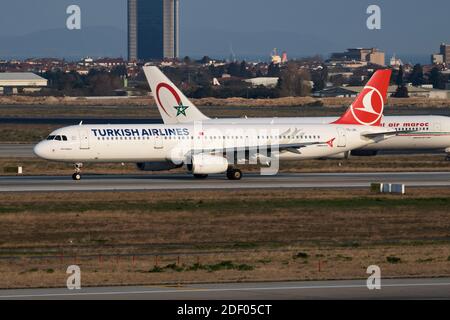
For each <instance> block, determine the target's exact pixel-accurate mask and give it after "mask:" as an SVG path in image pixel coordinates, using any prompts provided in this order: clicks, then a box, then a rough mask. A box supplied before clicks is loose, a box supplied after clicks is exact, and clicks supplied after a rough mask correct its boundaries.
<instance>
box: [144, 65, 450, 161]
mask: <svg viewBox="0 0 450 320" xmlns="http://www.w3.org/2000/svg"><path fill="white" fill-rule="evenodd" d="M144 71H145V74H146V76H147V80H148V82H149V84H150V87H151V90H152V92H153V93H154V96H155V100H156V103H157V106H158V109H159V112H160V113H161V116H162V118H163V121H164V123H165V124H181V123H192V122H194V121H202V122H203V123H204V124H224V123H227V124H230V123H231V124H234V125H243V124H255V123H257V124H268V125H269V124H270V125H272V124H278V125H280V124H295V125H303V124H315V123H316V124H328V123H335V122H336V121H337V120H338V118H336V117H295V118H222V119H210V118H208V117H206V116H205V115H204V114H203V113H202V112H201V111H200V110H198V108H197V107H196V106H195V105H194V104H192V103H191V102H190V101H189V100H187V99H186V98H185V97H184V96H182V95H178V94H177V91H175V90H173V88H175V86H174V85H173V83H172V82H170V80H169V79H168V78H167V77H166V76H165V75H164V74H163V73H162V72H161V71H160V70H159V69H158V68H156V67H144ZM375 93H376V95H375V96H374V94H375ZM361 95H362V97H363V98H362V101H360V102H361V103H360V105H359V106H358V107H355V108H352V109H351V110H353V113H352V114H351V116H353V117H354V119H356V120H357V121H356V123H360V124H368V123H364V121H358V119H359V114H363V115H364V114H365V115H367V116H369V117H371V118H378V115H379V114H378V113H377V111H376V110H374V108H373V107H372V104H371V101H373V100H374V99H377V95H378V93H377V91H376V90H375V88H370V87H366V88H365V89H364V90H363V91H362V92H361ZM181 101H182V105H183V113H182V114H179V113H178V112H177V110H178V109H174V108H171V107H168V108H167V107H166V106H172V105H178V104H179V103H180V102H181ZM357 101H358V100H357ZM349 123H351V122H349ZM381 126H383V127H384V128H386V129H389V130H395V131H397V135H396V136H393V137H391V138H389V139H381V140H379V141H377V142H375V143H372V144H368V145H365V146H364V147H362V148H359V149H356V150H352V151H351V154H352V155H356V156H374V155H376V154H377V153H378V152H379V151H385V150H395V151H402V150H404V151H418V152H419V151H424V150H427V151H444V152H446V153H447V159H448V160H450V117H446V116H433V115H412V116H384V117H382V118H381ZM349 156H350V152H343V153H340V154H338V155H334V156H332V158H348V157H349Z"/></svg>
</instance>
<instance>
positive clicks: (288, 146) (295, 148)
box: [190, 139, 334, 154]
mask: <svg viewBox="0 0 450 320" xmlns="http://www.w3.org/2000/svg"><path fill="white" fill-rule="evenodd" d="M333 141H334V139H333ZM333 141H324V142H320V141H317V142H304V143H280V144H278V145H277V144H273V145H270V144H268V145H253V146H245V147H224V148H202V149H192V150H191V151H190V153H191V154H200V153H217V152H223V153H228V152H246V151H254V152H257V151H258V150H260V149H262V148H267V150H271V151H273V150H274V149H277V150H279V151H290V152H295V153H300V149H302V148H306V147H309V146H313V145H329V146H332V143H333Z"/></svg>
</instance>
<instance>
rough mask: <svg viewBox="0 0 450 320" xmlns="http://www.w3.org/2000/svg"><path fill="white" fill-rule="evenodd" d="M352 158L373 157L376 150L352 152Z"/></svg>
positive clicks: (376, 152)
mask: <svg viewBox="0 0 450 320" xmlns="http://www.w3.org/2000/svg"><path fill="white" fill-rule="evenodd" d="M351 154H352V156H356V157H373V156H376V155H377V154H378V151H377V150H353V151H352V152H351Z"/></svg>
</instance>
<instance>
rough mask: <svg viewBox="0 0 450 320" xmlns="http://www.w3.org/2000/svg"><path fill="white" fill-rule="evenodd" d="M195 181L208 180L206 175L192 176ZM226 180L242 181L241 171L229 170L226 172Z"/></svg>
mask: <svg viewBox="0 0 450 320" xmlns="http://www.w3.org/2000/svg"><path fill="white" fill-rule="evenodd" d="M194 178H195V179H199V180H200V179H206V178H208V175H207V174H194ZM227 178H228V179H229V180H241V179H242V171H241V170H239V169H233V168H230V169H228V170H227Z"/></svg>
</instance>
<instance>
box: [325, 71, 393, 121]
mask: <svg viewBox="0 0 450 320" xmlns="http://www.w3.org/2000/svg"><path fill="white" fill-rule="evenodd" d="M391 74H392V70H390V69H385V70H378V71H376V72H375V73H374V74H373V76H372V78H370V80H369V82H368V83H367V84H366V86H365V87H364V89H363V90H362V91H361V93H360V94H359V95H358V96H357V97H356V100H355V101H354V102H353V103H352V104H351V105H350V107H349V108H348V109H347V111H346V112H345V113H344V115H343V116H342V117H340V118H339V119H338V120H336V121H335V122H333V123H335V124H356V125H365V126H380V125H381V118H382V117H383V111H384V104H385V103H386V101H387V91H388V88H389V81H390V79H391Z"/></svg>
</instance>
